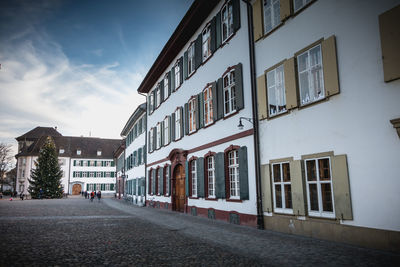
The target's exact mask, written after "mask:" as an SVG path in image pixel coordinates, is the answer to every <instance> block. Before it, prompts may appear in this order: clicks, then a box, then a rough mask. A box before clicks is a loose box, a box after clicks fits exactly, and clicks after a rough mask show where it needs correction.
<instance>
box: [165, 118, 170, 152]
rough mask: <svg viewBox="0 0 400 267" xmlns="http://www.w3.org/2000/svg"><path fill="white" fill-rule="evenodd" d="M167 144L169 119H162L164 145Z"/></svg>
mask: <svg viewBox="0 0 400 267" xmlns="http://www.w3.org/2000/svg"><path fill="white" fill-rule="evenodd" d="M168 143H169V117H166V118H165V119H164V145H167V144H168Z"/></svg>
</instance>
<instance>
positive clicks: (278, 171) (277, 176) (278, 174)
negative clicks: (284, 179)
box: [273, 164, 281, 182]
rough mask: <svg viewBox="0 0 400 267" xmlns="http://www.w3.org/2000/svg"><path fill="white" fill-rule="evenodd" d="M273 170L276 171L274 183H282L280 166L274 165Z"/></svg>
mask: <svg viewBox="0 0 400 267" xmlns="http://www.w3.org/2000/svg"><path fill="white" fill-rule="evenodd" d="M273 170H274V182H280V181H281V168H280V164H274V165H273Z"/></svg>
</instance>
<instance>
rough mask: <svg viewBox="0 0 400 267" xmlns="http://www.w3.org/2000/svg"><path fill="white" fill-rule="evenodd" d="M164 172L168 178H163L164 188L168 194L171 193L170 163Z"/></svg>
mask: <svg viewBox="0 0 400 267" xmlns="http://www.w3.org/2000/svg"><path fill="white" fill-rule="evenodd" d="M165 172H167V173H168V179H165V190H166V191H167V192H168V194H171V165H168V166H167V169H166V170H165Z"/></svg>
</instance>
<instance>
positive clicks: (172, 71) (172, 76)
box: [171, 67, 176, 92]
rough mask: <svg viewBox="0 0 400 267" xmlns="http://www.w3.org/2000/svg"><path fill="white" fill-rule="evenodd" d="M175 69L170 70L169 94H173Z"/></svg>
mask: <svg viewBox="0 0 400 267" xmlns="http://www.w3.org/2000/svg"><path fill="white" fill-rule="evenodd" d="M175 89H176V88H175V67H172V69H171V92H175Z"/></svg>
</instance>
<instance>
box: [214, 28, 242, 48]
mask: <svg viewBox="0 0 400 267" xmlns="http://www.w3.org/2000/svg"><path fill="white" fill-rule="evenodd" d="M238 30H239V29H238ZM235 35H236V31H234V32H233V33H232V34H231V35H230V36H229V37H228V38H226V40H225V41H224V40H221V46H220V47H221V48H222V47H223V46H224V45H226V44H229V41H230V40H231V39H232V38H233V36H235ZM221 39H222V38H221ZM217 49H218V48H217Z"/></svg>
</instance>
